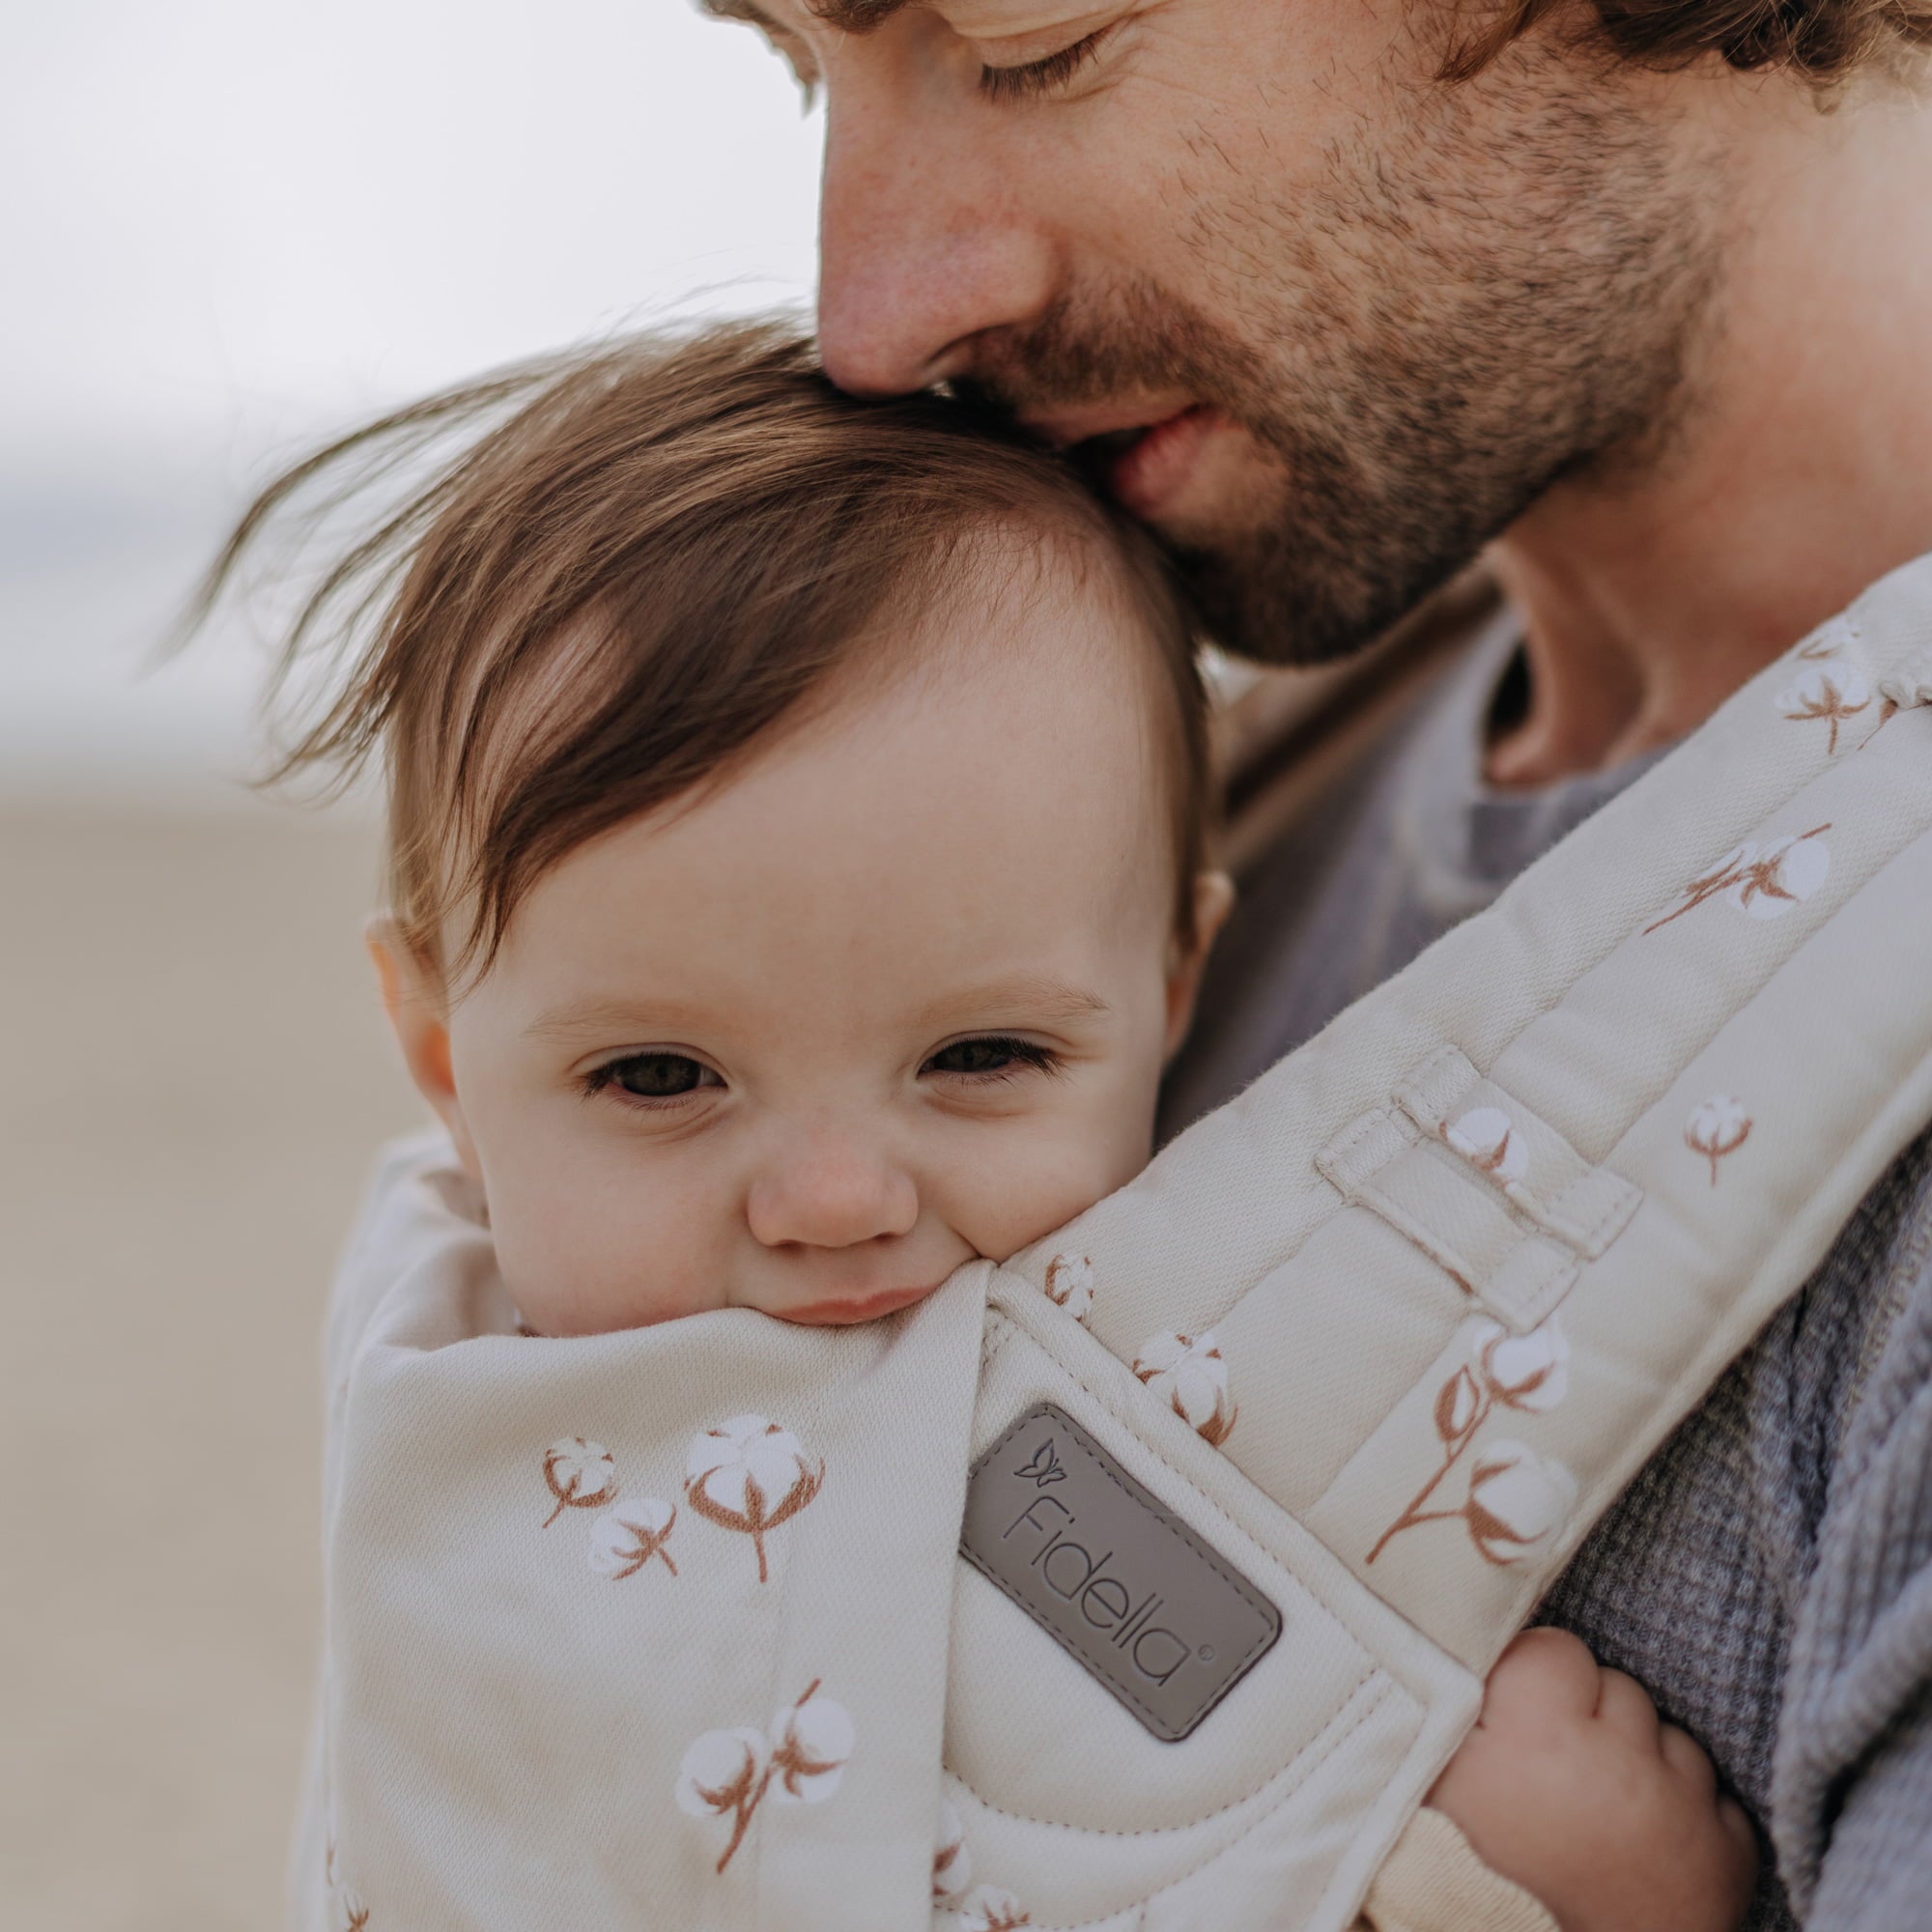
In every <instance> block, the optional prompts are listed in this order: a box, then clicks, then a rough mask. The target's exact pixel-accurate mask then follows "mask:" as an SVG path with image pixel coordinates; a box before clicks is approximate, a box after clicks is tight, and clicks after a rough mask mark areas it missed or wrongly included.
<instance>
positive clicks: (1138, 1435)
mask: <svg viewBox="0 0 1932 1932" xmlns="http://www.w3.org/2000/svg"><path fill="white" fill-rule="evenodd" d="M1018 1278H1019V1279H1020V1280H1022V1281H1024V1280H1025V1279H1026V1277H1025V1276H1024V1275H1022V1276H1020V1277H1018ZM1009 1320H1010V1318H1009ZM1013 1325H1014V1326H1015V1327H1018V1325H1019V1324H1018V1323H1017V1322H1014V1324H1013ZM1027 1339H1028V1341H1030V1342H1032V1343H1033V1346H1034V1347H1035V1348H1036V1349H1037V1350H1039V1352H1040V1353H1041V1354H1042V1355H1043V1356H1045V1358H1046V1360H1047V1361H1048V1362H1049V1363H1050V1364H1051V1365H1052V1366H1053V1367H1054V1368H1055V1369H1057V1370H1058V1371H1059V1372H1060V1373H1061V1374H1062V1375H1063V1376H1065V1378H1067V1380H1068V1381H1070V1382H1071V1383H1072V1384H1073V1386H1074V1387H1075V1388H1077V1389H1078V1390H1079V1391H1080V1392H1081V1394H1082V1395H1084V1396H1086V1397H1087V1398H1088V1399H1089V1400H1090V1401H1091V1402H1093V1403H1094V1404H1095V1405H1097V1406H1098V1407H1099V1408H1100V1409H1101V1410H1102V1412H1103V1413H1105V1414H1106V1415H1107V1416H1108V1417H1109V1418H1111V1420H1112V1421H1113V1422H1114V1423H1115V1424H1116V1425H1117V1426H1119V1427H1120V1428H1122V1429H1123V1430H1125V1431H1126V1433H1127V1434H1128V1435H1131V1436H1132V1437H1133V1439H1134V1440H1135V1441H1136V1442H1138V1443H1139V1444H1140V1445H1141V1447H1142V1448H1143V1449H1145V1450H1146V1451H1147V1452H1148V1454H1149V1455H1150V1456H1151V1457H1152V1458H1153V1460H1154V1461H1155V1462H1156V1463H1159V1464H1160V1466H1161V1467H1162V1468H1163V1469H1165V1470H1166V1471H1167V1473H1168V1474H1169V1475H1170V1476H1172V1477H1173V1478H1174V1479H1175V1481H1176V1482H1178V1483H1180V1484H1182V1485H1184V1486H1185V1488H1186V1489H1187V1491H1188V1492H1189V1494H1190V1495H1191V1496H1192V1497H1193V1498H1194V1499H1195V1501H1197V1502H1199V1503H1201V1504H1203V1505H1205V1506H1206V1507H1207V1508H1208V1510H1210V1511H1212V1512H1213V1515H1214V1519H1215V1520H1216V1521H1217V1522H1220V1523H1223V1524H1225V1525H1226V1526H1227V1528H1228V1529H1230V1530H1232V1531H1233V1532H1234V1534H1235V1535H1236V1536H1239V1537H1243V1538H1245V1539H1246V1540H1247V1541H1248V1542H1250V1543H1253V1544H1256V1545H1258V1546H1260V1548H1262V1551H1263V1553H1264V1555H1265V1556H1266V1557H1267V1559H1268V1561H1269V1562H1271V1563H1273V1564H1275V1565H1276V1566H1277V1567H1278V1568H1280V1569H1282V1570H1286V1571H1287V1572H1288V1574H1289V1576H1290V1577H1292V1578H1293V1582H1294V1584H1295V1587H1296V1588H1297V1589H1299V1590H1300V1591H1301V1592H1302V1593H1303V1594H1304V1595H1305V1596H1306V1597H1307V1598H1308V1600H1309V1601H1310V1602H1311V1603H1312V1604H1314V1605H1317V1606H1318V1607H1319V1608H1321V1609H1322V1610H1325V1611H1326V1612H1327V1614H1328V1615H1329V1616H1330V1617H1332V1618H1333V1619H1334V1621H1335V1623H1336V1624H1337V1625H1338V1626H1339V1627H1340V1628H1341V1631H1342V1633H1343V1634H1344V1635H1345V1636H1347V1637H1348V1639H1349V1641H1350V1643H1352V1644H1353V1645H1354V1646H1355V1648H1356V1649H1357V1650H1359V1651H1360V1652H1361V1653H1362V1655H1363V1656H1364V1657H1367V1658H1369V1659H1370V1660H1371V1662H1374V1661H1375V1656H1376V1653H1375V1652H1374V1651H1373V1650H1372V1649H1371V1648H1370V1646H1369V1642H1368V1640H1367V1638H1366V1637H1363V1636H1361V1635H1358V1634H1357V1633H1356V1630H1355V1627H1354V1624H1353V1623H1352V1621H1351V1619H1350V1616H1349V1615H1348V1614H1345V1613H1344V1612H1343V1611H1342V1610H1341V1609H1340V1608H1339V1607H1338V1606H1337V1605H1336V1602H1335V1599H1334V1596H1333V1594H1332V1592H1331V1591H1330V1589H1329V1588H1328V1586H1327V1585H1326V1584H1318V1583H1317V1582H1315V1581H1314V1580H1313V1579H1312V1578H1311V1577H1304V1576H1303V1575H1302V1574H1301V1572H1300V1571H1299V1570H1297V1569H1296V1568H1295V1567H1294V1566H1293V1563H1291V1562H1290V1561H1289V1560H1288V1559H1287V1558H1285V1557H1282V1556H1278V1555H1276V1554H1275V1553H1274V1551H1273V1550H1271V1549H1269V1548H1267V1546H1266V1545H1265V1544H1264V1543H1263V1542H1262V1539H1261V1538H1260V1537H1259V1536H1256V1535H1253V1534H1252V1533H1251V1532H1249V1531H1248V1530H1245V1529H1243V1528H1242V1527H1241V1525H1240V1524H1239V1523H1238V1522H1236V1520H1235V1519H1234V1518H1233V1517H1231V1516H1230V1515H1229V1514H1228V1512H1227V1511H1226V1510H1225V1509H1223V1508H1222V1507H1221V1505H1220V1504H1219V1503H1217V1502H1216V1501H1215V1500H1214V1498H1213V1497H1212V1496H1210V1495H1209V1494H1208V1492H1206V1491H1205V1490H1204V1489H1202V1487H1201V1485H1200V1484H1199V1483H1197V1482H1195V1481H1194V1480H1193V1478H1192V1477H1190V1476H1187V1475H1184V1474H1182V1472H1181V1471H1180V1470H1179V1469H1178V1468H1176V1467H1175V1465H1174V1463H1173V1462H1172V1461H1171V1460H1170V1459H1169V1457H1168V1455H1167V1452H1166V1451H1165V1450H1163V1449H1161V1448H1159V1447H1158V1446H1157V1445H1156V1444H1154V1443H1153V1442H1152V1441H1151V1440H1150V1439H1149V1437H1148V1435H1147V1433H1146V1431H1145V1430H1144V1429H1142V1427H1141V1426H1140V1424H1139V1423H1138V1422H1137V1421H1135V1420H1134V1419H1133V1418H1132V1417H1131V1416H1129V1415H1128V1414H1127V1413H1126V1412H1125V1411H1124V1410H1123V1409H1121V1408H1118V1407H1116V1406H1115V1405H1114V1404H1113V1403H1112V1402H1110V1401H1108V1400H1107V1399H1106V1398H1105V1397H1103V1396H1102V1395H1100V1394H1099V1393H1098V1392H1097V1391H1096V1390H1095V1389H1094V1387H1093V1386H1092V1385H1091V1384H1090V1383H1089V1382H1088V1380H1087V1378H1085V1377H1084V1376H1083V1375H1081V1374H1080V1372H1079V1371H1078V1370H1077V1369H1075V1368H1074V1367H1073V1366H1072V1365H1071V1364H1070V1363H1067V1362H1065V1361H1063V1360H1062V1359H1061V1358H1060V1356H1058V1355H1057V1354H1055V1353H1053V1352H1052V1351H1051V1350H1049V1349H1047V1348H1046V1347H1045V1346H1044V1345H1043V1344H1042V1343H1041V1342H1039V1341H1038V1340H1037V1338H1036V1337H1034V1336H1033V1335H1031V1334H1029V1335H1028V1337H1027ZM1089 1339H1090V1340H1092V1341H1093V1342H1094V1347H1095V1348H1096V1349H1099V1350H1101V1351H1102V1352H1103V1353H1106V1354H1107V1358H1108V1360H1109V1361H1110V1362H1111V1363H1112V1364H1113V1365H1114V1366H1115V1367H1116V1368H1118V1369H1122V1370H1123V1371H1124V1369H1125V1364H1124V1363H1122V1361H1121V1359H1120V1357H1119V1356H1118V1355H1115V1354H1113V1353H1112V1352H1111V1351H1109V1350H1107V1349H1106V1345H1105V1344H1104V1343H1102V1342H1100V1341H1098V1340H1097V1339H1095V1338H1093V1337H1090V1338H1089ZM1134 1393H1135V1395H1136V1396H1138V1397H1139V1398H1140V1403H1146V1404H1149V1405H1151V1406H1152V1407H1153V1412H1154V1413H1155V1414H1157V1415H1164V1414H1166V1413H1167V1411H1166V1410H1165V1409H1164V1408H1162V1407H1161V1406H1159V1405H1157V1404H1155V1403H1154V1398H1152V1397H1151V1396H1150V1395H1148V1394H1147V1392H1146V1390H1145V1389H1144V1388H1142V1386H1141V1384H1140V1383H1138V1382H1136V1383H1135V1384H1134ZM1136 1406H1140V1404H1139V1403H1137V1404H1136ZM1174 1426H1175V1427H1176V1428H1177V1429H1184V1428H1186V1426H1187V1425H1186V1424H1185V1423H1183V1422H1181V1421H1180V1420H1179V1418H1177V1419H1176V1421H1175V1425H1174ZM1222 1460H1223V1463H1225V1465H1226V1466H1227V1467H1228V1468H1229V1469H1230V1470H1232V1471H1233V1473H1234V1474H1235V1476H1236V1478H1237V1479H1238V1480H1239V1481H1240V1482H1242V1483H1244V1484H1245V1485H1246V1486H1247V1487H1248V1488H1249V1489H1251V1490H1252V1491H1253V1492H1255V1494H1256V1495H1258V1496H1259V1497H1261V1499H1262V1500H1263V1501H1264V1503H1265V1504H1266V1505H1267V1506H1268V1508H1269V1509H1271V1510H1274V1511H1275V1512H1277V1513H1278V1514H1279V1515H1281V1516H1283V1517H1285V1518H1287V1520H1289V1521H1290V1522H1292V1523H1293V1524H1294V1526H1295V1527H1296V1528H1297V1529H1298V1530H1300V1532H1301V1533H1302V1535H1304V1536H1305V1537H1307V1538H1308V1539H1309V1541H1310V1542H1311V1543H1313V1544H1314V1545H1315V1546H1316V1548H1318V1549H1320V1550H1321V1552H1322V1553H1323V1554H1324V1555H1325V1556H1327V1557H1328V1558H1329V1559H1330V1560H1331V1561H1332V1562H1334V1563H1335V1564H1336V1566H1337V1567H1338V1568H1339V1569H1340V1570H1341V1571H1342V1573H1343V1575H1344V1577H1346V1578H1347V1579H1348V1582H1349V1583H1350V1584H1352V1585H1353V1586H1354V1587H1355V1588H1356V1589H1358V1590H1360V1591H1361V1592H1362V1593H1363V1594H1364V1595H1365V1596H1367V1597H1368V1598H1369V1599H1370V1600H1371V1601H1372V1602H1373V1603H1374V1604H1375V1605H1377V1607H1378V1609H1382V1610H1386V1611H1389V1612H1391V1613H1392V1614H1394V1615H1396V1616H1398V1617H1401V1618H1402V1620H1403V1622H1404V1623H1405V1624H1406V1625H1407V1626H1408V1627H1409V1628H1410V1629H1411V1630H1413V1631H1415V1633H1416V1634H1417V1635H1419V1636H1422V1637H1423V1639H1424V1641H1425V1642H1427V1643H1431V1644H1435V1648H1436V1649H1437V1650H1439V1651H1440V1652H1441V1653H1442V1654H1443V1655H1444V1656H1445V1657H1449V1658H1451V1659H1452V1661H1454V1662H1461V1659H1459V1658H1455V1657H1454V1653H1453V1652H1451V1651H1450V1650H1449V1648H1448V1646H1447V1645H1446V1644H1441V1643H1437V1642H1436V1640H1435V1638H1434V1637H1432V1636H1429V1635H1428V1634H1426V1633H1425V1632H1423V1631H1422V1629H1421V1627H1420V1626H1419V1625H1417V1624H1416V1623H1415V1622H1414V1620H1413V1619H1412V1618H1409V1617H1407V1616H1405V1615H1404V1613H1403V1612H1402V1611H1400V1610H1397V1609H1395V1607H1394V1605H1391V1604H1390V1603H1389V1602H1388V1601H1387V1599H1386V1598H1384V1597H1382V1596H1380V1595H1379V1594H1378V1592H1377V1591H1376V1590H1375V1589H1374V1588H1373V1587H1372V1586H1371V1585H1369V1584H1368V1583H1365V1582H1364V1581H1363V1580H1362V1579H1361V1578H1360V1577H1357V1576H1356V1575H1355V1574H1354V1572H1353V1571H1352V1570H1350V1568H1349V1566H1348V1564H1347V1563H1346V1562H1345V1561H1344V1560H1343V1558H1342V1557H1341V1556H1340V1555H1338V1554H1337V1553H1336V1551H1335V1550H1333V1549H1332V1548H1329V1546H1328V1545H1327V1544H1326V1543H1324V1542H1323V1541H1322V1540H1321V1538H1320V1537H1319V1536H1317V1535H1316V1534H1315V1532H1314V1531H1313V1530H1312V1529H1310V1528H1309V1527H1308V1525H1307V1524H1306V1523H1304V1522H1302V1521H1301V1520H1300V1519H1299V1518H1298V1517H1296V1516H1295V1515H1294V1514H1293V1511H1291V1510H1286V1509H1283V1508H1282V1506H1281V1504H1280V1503H1278V1502H1276V1501H1275V1499H1274V1498H1273V1497H1272V1496H1271V1495H1269V1494H1268V1492H1266V1491H1265V1490H1264V1489H1263V1488H1262V1486H1261V1485H1260V1484H1259V1483H1257V1482H1256V1481H1255V1479H1254V1478H1253V1477H1252V1476H1250V1475H1249V1474H1248V1473H1247V1471H1246V1470H1245V1469H1243V1468H1242V1467H1241V1465H1240V1464H1239V1463H1236V1462H1235V1461H1233V1460H1232V1459H1231V1458H1226V1457H1224V1458H1223V1459H1222ZM1163 1507H1165V1505H1163Z"/></svg>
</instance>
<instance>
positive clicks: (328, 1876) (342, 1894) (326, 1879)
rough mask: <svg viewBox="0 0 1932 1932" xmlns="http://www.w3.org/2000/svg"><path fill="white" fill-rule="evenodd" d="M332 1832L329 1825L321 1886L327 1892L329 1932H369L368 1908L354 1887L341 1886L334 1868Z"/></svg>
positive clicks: (340, 1878)
mask: <svg viewBox="0 0 1932 1932" xmlns="http://www.w3.org/2000/svg"><path fill="white" fill-rule="evenodd" d="M333 1831H334V1827H333V1824H332V1823H331V1825H330V1833H331V1835H330V1837H329V1839H328V1843H327V1848H326V1849H325V1851H324V1853H323V1861H322V1880H323V1885H324V1887H325V1888H326V1889H327V1892H328V1913H329V1932H369V1908H368V1907H367V1906H366V1905H364V1904H363V1903H362V1900H361V1897H360V1895H359V1894H358V1893H357V1892H356V1890H355V1887H354V1886H351V1885H344V1884H343V1882H342V1877H341V1874H340V1873H339V1872H338V1871H337V1870H336V1868H335V1838H334V1836H333Z"/></svg>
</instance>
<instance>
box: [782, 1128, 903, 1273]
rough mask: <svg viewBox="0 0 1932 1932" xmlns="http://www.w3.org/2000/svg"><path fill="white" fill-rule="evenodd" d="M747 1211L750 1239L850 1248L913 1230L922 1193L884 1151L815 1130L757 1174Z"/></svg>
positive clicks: (786, 1244) (807, 1245) (789, 1244)
mask: <svg viewBox="0 0 1932 1932" xmlns="http://www.w3.org/2000/svg"><path fill="white" fill-rule="evenodd" d="M745 1212H746V1219H747V1220H748V1221H749V1222H750V1224H751V1229H752V1233H753V1236H755V1238H756V1239H758V1240H759V1241H761V1242H763V1243H764V1245H765V1246H766V1247H768V1248H781V1247H786V1246H793V1245H796V1246H802V1247H814V1248H848V1247H851V1246H853V1245H854V1244H855V1243H857V1242H859V1241H871V1240H878V1239H880V1238H881V1237H884V1236H893V1235H907V1234H910V1233H911V1232H912V1230H913V1227H914V1225H915V1224H916V1223H917V1221H918V1220H919V1190H918V1188H917V1187H916V1186H915V1185H914V1184H913V1179H912V1177H911V1176H910V1175H909V1174H907V1173H906V1171H905V1170H904V1169H903V1168H902V1167H900V1166H899V1165H898V1164H897V1162H895V1160H893V1159H892V1158H891V1156H890V1155H889V1154H888V1153H887V1152H886V1151H885V1150H883V1149H876V1148H872V1149H868V1148H866V1147H863V1146H860V1145H858V1144H856V1143H855V1142H853V1141H852V1140H850V1139H847V1138H844V1137H834V1136H830V1135H816V1136H813V1137H811V1138H810V1139H809V1140H806V1141H804V1142H803V1143H799V1144H794V1145H793V1146H792V1147H790V1148H788V1149H786V1150H785V1151H783V1152H782V1153H781V1154H780V1155H779V1156H778V1157H777V1158H775V1159H774V1160H772V1161H771V1162H770V1163H769V1164H768V1165H767V1166H766V1167H765V1168H764V1169H763V1171H762V1172H761V1173H759V1174H758V1176H757V1177H756V1178H755V1179H754V1180H753V1183H752V1188H751V1193H750V1195H749V1197H748V1199H747V1202H746V1209H745Z"/></svg>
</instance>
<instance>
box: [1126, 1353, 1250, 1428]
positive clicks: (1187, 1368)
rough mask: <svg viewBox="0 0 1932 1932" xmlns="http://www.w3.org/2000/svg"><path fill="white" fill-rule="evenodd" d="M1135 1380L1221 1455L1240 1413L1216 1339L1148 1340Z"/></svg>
mask: <svg viewBox="0 0 1932 1932" xmlns="http://www.w3.org/2000/svg"><path fill="white" fill-rule="evenodd" d="M1134 1374H1135V1375H1137V1376H1138V1377H1139V1378H1141V1380H1142V1381H1144V1382H1145V1383H1146V1384H1147V1385H1148V1388H1149V1390H1150V1391H1151V1393H1152V1394H1154V1395H1157V1396H1159V1397H1160V1398H1161V1399H1162V1400H1163V1401H1165V1402H1166V1404H1167V1405H1168V1406H1169V1407H1170V1408H1172V1409H1173V1410H1174V1412H1175V1414H1176V1415H1178V1416H1179V1417H1180V1419H1181V1421H1183V1422H1184V1423H1186V1424H1187V1426H1188V1427H1189V1428H1190V1429H1192V1430H1193V1431H1195V1433H1196V1434H1197V1435H1200V1436H1201V1437H1202V1438H1203V1439H1204V1440H1205V1441H1208V1442H1209V1443H1211V1444H1212V1445H1213V1446H1214V1447H1215V1448H1217V1449H1218V1448H1219V1447H1220V1446H1221V1444H1222V1443H1224V1442H1225V1441H1227V1439H1228V1436H1229V1435H1230V1433H1231V1432H1232V1431H1233V1429H1234V1427H1235V1422H1236V1417H1237V1416H1238V1414H1239V1412H1240V1411H1239V1409H1238V1407H1237V1406H1236V1402H1235V1398H1234V1394H1233V1391H1232V1389H1231V1387H1230V1384H1229V1380H1228V1364H1227V1363H1226V1362H1225V1361H1224V1360H1223V1359H1222V1357H1221V1350H1220V1349H1219V1347H1218V1346H1217V1345H1216V1343H1215V1341H1214V1337H1213V1336H1212V1335H1211V1334H1206V1335H1198V1336H1188V1335H1151V1336H1149V1337H1148V1339H1147V1340H1146V1341H1145V1342H1143V1343H1142V1344H1141V1346H1140V1352H1139V1353H1138V1354H1136V1355H1135V1357H1134Z"/></svg>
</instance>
